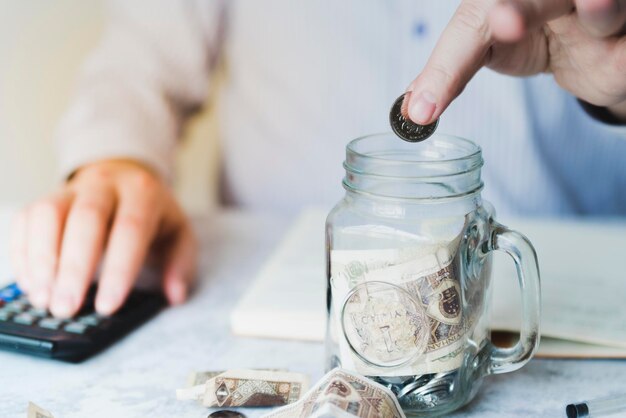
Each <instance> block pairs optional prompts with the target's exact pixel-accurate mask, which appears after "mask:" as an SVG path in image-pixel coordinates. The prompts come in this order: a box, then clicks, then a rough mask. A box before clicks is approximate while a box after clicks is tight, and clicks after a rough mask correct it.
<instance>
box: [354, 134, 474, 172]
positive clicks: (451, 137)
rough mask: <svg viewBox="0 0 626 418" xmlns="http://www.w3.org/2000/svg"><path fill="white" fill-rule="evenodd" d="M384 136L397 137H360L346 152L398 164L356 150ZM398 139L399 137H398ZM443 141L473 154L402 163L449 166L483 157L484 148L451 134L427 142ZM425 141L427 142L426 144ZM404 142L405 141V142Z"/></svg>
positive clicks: (435, 136)
mask: <svg viewBox="0 0 626 418" xmlns="http://www.w3.org/2000/svg"><path fill="white" fill-rule="evenodd" d="M384 136H394V137H396V135H395V134H393V133H392V132H380V133H377V134H368V135H363V136H360V137H358V138H355V139H353V140H352V141H350V142H349V143H348V145H346V152H347V153H350V154H352V155H354V156H357V157H361V158H367V159H371V160H380V161H387V162H394V163H398V161H397V160H395V159H392V158H387V157H384V156H380V155H371V154H367V153H365V152H362V151H357V150H356V149H355V148H356V147H357V146H358V145H360V144H361V143H363V142H364V141H366V140H371V139H373V138H381V137H384ZM396 138H397V137H396ZM438 139H439V140H441V139H447V140H452V141H451V142H456V143H457V144H463V145H465V146H467V147H468V148H469V149H470V150H471V152H469V153H468V154H466V155H462V156H458V157H454V158H442V159H412V160H402V161H401V162H403V163H404V162H406V163H412V164H413V163H428V164H449V163H456V162H463V161H468V160H473V159H481V155H482V148H481V147H480V145H478V144H476V143H475V142H473V141H471V140H469V139H466V138H462V137H460V136H456V135H450V134H443V133H435V134H433V136H432V137H431V138H429V139H427V140H426V141H431V142H432V141H433V140H435V141H436V140H438ZM397 140H398V141H402V140H401V139H400V138H397ZM426 141H425V142H426ZM403 142H404V141H403ZM404 143H405V144H407V143H406V142H404ZM410 145H418V146H419V143H418V144H410Z"/></svg>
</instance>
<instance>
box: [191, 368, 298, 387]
mask: <svg viewBox="0 0 626 418" xmlns="http://www.w3.org/2000/svg"><path fill="white" fill-rule="evenodd" d="M251 370H259V371H263V370H266V371H270V372H287V371H288V370H286V369H251ZM226 372H227V370H217V371H215V370H209V371H201V372H191V373H190V374H189V377H188V378H187V387H188V388H190V387H192V386H198V385H201V384H203V383H206V382H207V381H208V380H211V379H213V378H214V377H215V376H218V375H220V374H222V373H226Z"/></svg>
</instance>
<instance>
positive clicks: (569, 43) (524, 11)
mask: <svg viewBox="0 0 626 418" xmlns="http://www.w3.org/2000/svg"><path fill="white" fill-rule="evenodd" d="M625 25H626V0H463V1H462V2H461V5H460V6H459V8H458V10H457V12H456V13H455V15H454V16H453V18H452V20H451V21H450V23H449V24H448V26H447V28H446V29H445V31H444V33H443V34H442V36H441V38H440V39H439V42H438V43H437V45H436V47H435V49H434V51H433V53H432V55H431V57H430V59H429V60H428V62H427V64H426V66H425V68H424V69H423V71H422V72H421V73H420V74H419V75H418V76H417V78H416V79H415V80H413V82H412V83H411V85H410V86H409V88H408V91H409V92H410V94H409V95H408V96H409V98H408V100H409V116H410V118H411V119H412V120H414V121H415V122H417V123H421V124H427V123H430V122H432V121H433V120H434V119H436V118H438V117H439V116H440V115H441V114H442V113H443V112H444V110H445V109H446V108H447V107H448V105H449V104H450V102H452V100H454V99H455V98H456V97H457V96H458V95H459V94H460V93H461V91H462V90H463V89H464V87H465V85H466V84H467V83H468V82H469V81H470V80H471V78H472V77H473V76H474V74H475V73H476V72H477V71H478V70H479V69H480V68H482V67H483V66H486V67H489V68H492V69H494V70H496V71H498V72H501V73H504V74H510V75H515V76H527V75H532V74H537V73H541V72H550V73H552V74H553V75H554V77H555V80H556V81H557V83H559V85H560V86H561V87H563V88H564V89H565V90H567V91H569V92H570V93H571V94H573V95H574V96H575V97H577V98H578V99H580V100H582V101H584V102H587V103H590V104H591V105H594V106H596V107H601V108H605V109H606V111H607V114H608V115H611V116H612V117H613V120H615V121H618V122H624V123H626V35H625V31H624V27H626V26H625Z"/></svg>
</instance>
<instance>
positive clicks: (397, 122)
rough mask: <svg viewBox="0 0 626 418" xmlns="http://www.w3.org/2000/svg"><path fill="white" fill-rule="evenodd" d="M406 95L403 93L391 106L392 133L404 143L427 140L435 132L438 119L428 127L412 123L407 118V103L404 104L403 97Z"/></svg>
mask: <svg viewBox="0 0 626 418" xmlns="http://www.w3.org/2000/svg"><path fill="white" fill-rule="evenodd" d="M407 94H408V93H404V94H403V95H402V96H400V97H398V98H397V99H396V101H395V102H394V104H393V106H391V111H390V112H389V123H390V124H391V129H393V132H394V133H395V134H396V135H398V136H399V137H400V138H402V139H404V140H405V141H407V142H421V141H423V140H425V139H427V138H429V137H430V136H431V135H432V134H433V133H434V132H435V129H437V124H439V119H437V120H435V121H434V122H433V123H431V124H428V125H420V124H417V123H415V122H413V121H412V120H411V119H410V118H409V111H408V103H404V97H405V96H406V95H407ZM407 102H408V101H407Z"/></svg>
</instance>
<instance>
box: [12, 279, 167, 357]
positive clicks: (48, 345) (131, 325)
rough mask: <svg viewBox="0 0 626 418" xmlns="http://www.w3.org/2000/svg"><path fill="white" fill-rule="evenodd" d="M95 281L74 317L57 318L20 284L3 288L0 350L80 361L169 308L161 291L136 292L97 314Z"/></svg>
mask: <svg viewBox="0 0 626 418" xmlns="http://www.w3.org/2000/svg"><path fill="white" fill-rule="evenodd" d="M95 291H96V289H95V285H93V286H91V288H90V289H89V292H88V294H87V298H86V301H85V303H84V304H83V307H82V309H81V310H80V311H79V312H78V314H77V315H76V316H75V317H73V318H71V319H59V318H55V317H53V316H52V315H51V314H50V313H49V312H48V311H47V310H45V309H37V308H35V307H34V306H32V305H31V304H30V303H29V302H28V299H27V297H26V295H25V294H23V293H22V291H21V290H20V288H19V287H18V286H17V284H15V283H14V284H11V285H8V286H6V287H4V288H2V289H0V349H4V350H11V351H16V352H19V353H24V354H30V355H34V356H39V357H47V358H52V359H57V360H63V361H69V362H80V361H83V360H85V359H86V358H88V357H90V356H92V355H93V354H95V353H97V352H99V351H101V350H102V349H104V348H105V347H107V346H109V345H110V344H111V343H113V342H114V341H116V340H118V339H120V338H121V337H123V336H124V335H126V334H128V333H129V332H130V331H132V330H133V329H135V328H137V327H138V326H139V325H141V324H142V323H144V322H145V321H147V320H148V319H150V318H151V317H153V316H154V315H156V313H157V312H159V310H161V309H162V308H163V307H164V306H165V299H164V297H163V296H162V295H161V294H160V293H156V292H148V291H142V290H133V291H132V292H131V293H130V295H129V296H128V299H127V300H126V302H125V303H124V306H123V307H122V308H121V309H120V310H119V311H118V312H116V313H115V314H113V315H112V316H101V315H98V314H97V313H96V312H95V309H94V297H95Z"/></svg>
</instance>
